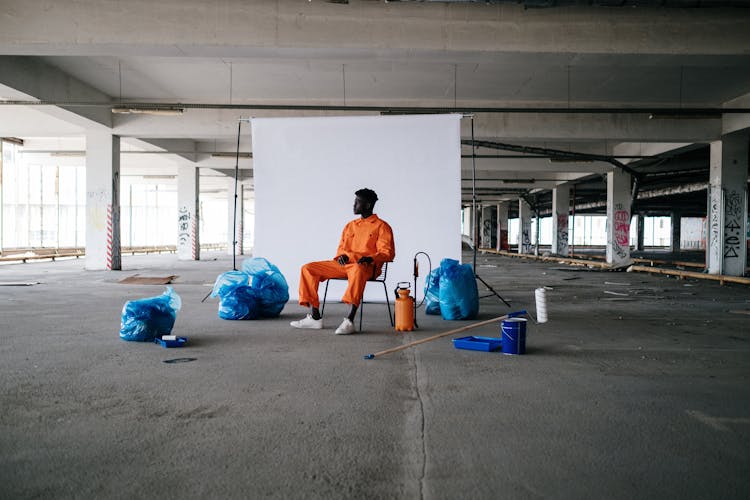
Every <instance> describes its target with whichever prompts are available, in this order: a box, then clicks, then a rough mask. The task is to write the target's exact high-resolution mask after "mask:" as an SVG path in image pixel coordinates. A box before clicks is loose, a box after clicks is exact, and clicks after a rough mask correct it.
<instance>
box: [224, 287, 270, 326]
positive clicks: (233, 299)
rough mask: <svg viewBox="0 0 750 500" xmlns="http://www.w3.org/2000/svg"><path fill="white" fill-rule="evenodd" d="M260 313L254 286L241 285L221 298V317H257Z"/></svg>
mask: <svg viewBox="0 0 750 500" xmlns="http://www.w3.org/2000/svg"><path fill="white" fill-rule="evenodd" d="M259 315H260V310H259V308H258V300H257V298H256V297H255V290H254V289H253V288H252V287H249V286H247V285H240V286H237V287H234V288H232V289H231V290H228V291H227V292H226V293H225V294H224V295H222V296H221V297H220V298H219V317H220V318H221V319H256V318H257V317H258V316H259Z"/></svg>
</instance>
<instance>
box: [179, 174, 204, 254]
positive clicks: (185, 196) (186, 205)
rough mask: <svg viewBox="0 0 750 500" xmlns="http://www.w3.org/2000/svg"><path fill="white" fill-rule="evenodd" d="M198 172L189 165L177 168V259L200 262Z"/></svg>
mask: <svg viewBox="0 0 750 500" xmlns="http://www.w3.org/2000/svg"><path fill="white" fill-rule="evenodd" d="M199 193H200V171H199V170H198V169H197V168H196V167H193V166H191V165H179V166H178V167H177V207H178V208H177V258H178V259H179V260H200V258H201V256H200V255H201V247H200V225H199V217H198V214H199V200H198V198H199Z"/></svg>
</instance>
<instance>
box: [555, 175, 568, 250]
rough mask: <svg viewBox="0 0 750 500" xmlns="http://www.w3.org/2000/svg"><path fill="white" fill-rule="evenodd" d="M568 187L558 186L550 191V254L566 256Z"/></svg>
mask: <svg viewBox="0 0 750 500" xmlns="http://www.w3.org/2000/svg"><path fill="white" fill-rule="evenodd" d="M569 207H570V186H558V187H556V188H555V189H553V190H552V253H553V254H555V255H562V256H567V255H568V211H569Z"/></svg>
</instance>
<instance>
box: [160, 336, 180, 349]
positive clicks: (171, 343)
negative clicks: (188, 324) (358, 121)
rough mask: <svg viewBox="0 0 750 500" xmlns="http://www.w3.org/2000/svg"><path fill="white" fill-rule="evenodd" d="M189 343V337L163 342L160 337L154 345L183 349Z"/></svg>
mask: <svg viewBox="0 0 750 500" xmlns="http://www.w3.org/2000/svg"><path fill="white" fill-rule="evenodd" d="M186 342H187V337H177V340H162V339H160V338H159V337H156V338H155V339H154V343H156V344H161V346H162V347H182V346H184V345H185V343H186Z"/></svg>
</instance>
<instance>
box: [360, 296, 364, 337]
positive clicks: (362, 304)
mask: <svg viewBox="0 0 750 500" xmlns="http://www.w3.org/2000/svg"><path fill="white" fill-rule="evenodd" d="M364 312H365V300H364V298H363V299H362V301H361V302H360V303H359V331H360V332H361V331H362V314H363V313H364Z"/></svg>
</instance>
